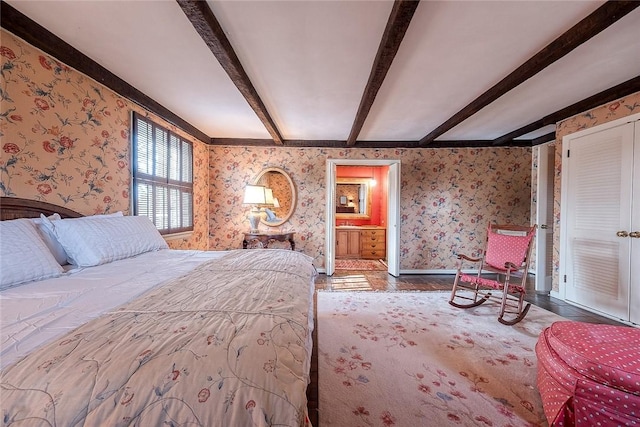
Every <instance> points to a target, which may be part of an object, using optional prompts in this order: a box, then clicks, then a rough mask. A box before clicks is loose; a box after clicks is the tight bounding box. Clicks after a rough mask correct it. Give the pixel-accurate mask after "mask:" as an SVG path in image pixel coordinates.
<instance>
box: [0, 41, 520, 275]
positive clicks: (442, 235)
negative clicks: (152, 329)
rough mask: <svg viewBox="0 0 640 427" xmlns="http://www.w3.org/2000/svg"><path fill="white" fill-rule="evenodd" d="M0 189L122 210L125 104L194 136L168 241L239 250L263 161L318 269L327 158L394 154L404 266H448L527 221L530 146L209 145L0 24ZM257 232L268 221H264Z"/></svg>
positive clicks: (290, 226) (86, 207) (87, 209)
mask: <svg viewBox="0 0 640 427" xmlns="http://www.w3.org/2000/svg"><path fill="white" fill-rule="evenodd" d="M0 58H1V60H2V63H1V69H0V70H1V71H0V73H1V74H2V88H1V89H2V92H1V94H0V95H1V97H2V106H1V111H0V136H1V137H2V143H1V146H2V151H0V154H1V155H2V157H1V158H0V194H2V195H4V196H14V197H23V198H29V199H38V200H44V201H47V202H51V203H55V204H60V205H64V206H66V207H68V208H71V209H74V210H77V211H79V212H81V213H84V214H93V213H104V212H114V211H118V210H122V211H124V212H125V213H128V211H129V186H130V176H131V171H130V164H129V158H130V152H129V122H130V116H131V111H132V110H134V111H138V112H140V113H141V114H146V115H148V116H151V117H152V118H153V119H154V120H157V121H159V122H161V123H163V124H165V125H167V127H169V128H171V129H172V130H174V131H175V132H176V133H179V134H180V135H182V136H184V137H185V138H187V139H190V140H192V141H193V142H194V159H195V164H194V177H195V182H194V208H195V231H194V233H193V234H192V235H190V236H189V237H186V238H181V239H177V240H170V241H169V244H170V246H171V247H173V248H192V249H210V250H225V249H234V248H239V247H241V244H242V232H243V231H246V230H247V229H248V222H247V220H246V216H247V213H248V207H246V206H243V205H242V195H243V194H242V193H243V191H242V190H243V187H244V185H245V184H246V183H248V182H252V181H253V180H254V179H255V177H256V176H257V175H258V174H259V172H260V171H261V170H263V169H264V168H266V167H273V166H277V167H281V168H283V169H284V170H286V171H287V172H288V173H289V174H290V175H291V177H292V179H293V182H294V184H295V186H296V190H297V193H298V194H297V195H298V200H297V206H296V207H295V211H294V213H293V215H292V217H291V219H290V220H289V221H287V222H286V223H285V224H283V225H282V226H281V227H279V229H280V230H294V231H295V232H296V250H300V251H302V252H304V253H307V254H309V255H311V256H312V257H314V258H315V260H316V262H315V264H316V266H317V267H319V268H322V267H323V266H324V246H325V243H324V240H325V223H324V221H325V197H326V195H325V191H326V189H325V165H326V160H327V159H328V158H338V159H339V158H345V159H367V158H368V159H378V158H387V159H398V160H400V161H401V171H402V183H401V186H402V189H401V211H402V223H401V269H403V270H412V269H415V270H439V269H454V268H455V266H456V264H455V255H456V253H459V252H462V253H467V254H469V255H474V254H477V253H479V251H480V250H481V248H482V244H483V239H484V234H485V227H486V224H487V222H489V221H499V222H512V223H529V217H530V192H531V180H530V177H531V173H530V172H531V170H530V168H531V149H528V148H487V149H428V148H426V149H382V150H376V149H358V148H352V149H320V148H317V149H316V148H291V147H286V148H284V147H270V148H264V147H223V146H207V145H206V144H204V143H203V142H200V141H197V140H194V139H193V138H192V137H190V136H188V135H185V134H184V133H183V132H181V131H180V130H178V129H175V128H174V127H172V126H170V125H168V124H167V123H164V122H163V121H162V120H160V119H158V118H157V117H155V116H153V115H152V114H150V113H149V112H147V111H144V110H142V109H141V108H140V107H138V106H137V105H135V104H133V103H131V102H129V101H127V100H126V99H124V98H122V97H120V96H119V95H118V94H116V93H114V92H112V91H110V90H109V89H107V88H105V87H103V86H102V85H100V84H99V83H97V82H95V81H93V80H92V79H89V78H88V77H86V76H84V75H82V74H80V73H78V72H77V71H75V70H73V69H71V68H69V67H67V66H65V65H64V64H61V63H59V62H58V61H56V60H55V59H54V58H52V57H50V56H48V55H45V54H43V53H42V52H41V51H39V50H38V49H36V48H34V47H33V46H30V45H29V44H27V43H25V42H23V41H21V40H20V39H18V38H16V37H14V36H13V35H11V34H10V33H8V32H6V31H4V30H2V45H1V46H0ZM261 227H263V228H264V227H265V226H264V225H261Z"/></svg>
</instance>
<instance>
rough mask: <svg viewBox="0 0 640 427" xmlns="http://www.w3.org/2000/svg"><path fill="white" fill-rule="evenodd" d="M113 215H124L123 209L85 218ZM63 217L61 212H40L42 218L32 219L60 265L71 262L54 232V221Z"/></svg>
mask: <svg viewBox="0 0 640 427" xmlns="http://www.w3.org/2000/svg"><path fill="white" fill-rule="evenodd" d="M112 216H123V213H122V211H118V212H114V213H110V214H100V215H93V216H88V217H85V218H104V217H112ZM61 219H62V217H60V214H57V213H54V214H53V215H51V216H44V215H43V214H40V218H34V219H31V221H32V222H33V223H34V224H35V225H36V228H37V229H38V232H39V233H40V237H42V240H43V241H44V243H45V244H46V245H47V247H48V248H49V250H50V251H51V253H52V254H53V257H54V258H55V259H56V261H58V264H60V265H67V264H68V263H69V261H68V259H69V257H68V256H67V252H66V251H65V250H64V247H62V245H61V244H60V242H58V239H57V238H56V236H55V234H54V232H53V224H52V221H60V220H61Z"/></svg>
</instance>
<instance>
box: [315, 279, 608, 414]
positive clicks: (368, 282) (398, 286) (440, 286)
mask: <svg viewBox="0 0 640 427" xmlns="http://www.w3.org/2000/svg"><path fill="white" fill-rule="evenodd" d="M453 279H454V276H453V275H432V274H429V275H400V276H399V277H393V276H391V275H389V274H388V273H387V272H386V271H348V270H337V271H336V272H335V274H334V275H333V276H327V275H325V274H320V275H319V276H318V277H317V278H316V290H325V291H387V292H394V291H439V290H451V286H452V284H453ZM530 287H531V289H533V285H532V284H531V286H530ZM526 299H527V301H529V302H531V303H532V304H534V305H537V306H538V307H541V308H544V309H545V310H549V311H551V312H553V313H556V314H558V315H560V316H562V317H565V318H566V319H568V320H575V321H580V322H588V323H605V324H611V325H620V323H618V322H616V321H614V320H611V319H608V318H606V317H602V316H598V315H597V314H594V313H591V312H589V311H586V310H582V309H580V308H578V307H575V306H573V305H570V304H567V303H565V302H564V301H560V300H558V299H555V298H551V297H549V296H548V295H541V294H536V293H535V292H533V291H530V292H529V293H528V294H527V297H526ZM316 324H317V322H316ZM307 398H308V401H309V403H308V409H309V418H310V420H311V424H312V425H313V426H314V427H319V426H320V424H319V423H318V418H319V414H318V348H317V334H316V331H315V330H314V331H313V354H312V356H311V383H310V384H309V388H308V391H307Z"/></svg>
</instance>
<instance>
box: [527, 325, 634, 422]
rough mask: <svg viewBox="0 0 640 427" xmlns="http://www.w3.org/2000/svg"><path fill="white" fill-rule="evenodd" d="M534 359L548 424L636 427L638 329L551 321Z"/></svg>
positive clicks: (541, 335)
mask: <svg viewBox="0 0 640 427" xmlns="http://www.w3.org/2000/svg"><path fill="white" fill-rule="evenodd" d="M536 354H537V356H538V389H539V391H540V395H541V396H542V402H543V405H544V411H545V415H546V416H547V419H548V420H549V424H550V425H552V426H569V425H601V426H608V425H616V426H618V425H636V426H638V425H640V330H639V329H634V328H631V327H625V326H611V325H595V324H590V323H580V322H569V321H567V322H556V323H553V324H552V325H551V326H550V327H548V328H546V329H545V330H544V331H543V332H542V333H541V334H540V337H539V339H538V343H537V344H536Z"/></svg>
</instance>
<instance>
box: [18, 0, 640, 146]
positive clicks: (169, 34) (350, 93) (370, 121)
mask: <svg viewBox="0 0 640 427" xmlns="http://www.w3.org/2000/svg"><path fill="white" fill-rule="evenodd" d="M7 3H8V4H10V5H11V6H12V7H14V8H15V9H17V10H18V11H19V12H21V13H23V14H25V15H26V16H28V17H29V18H31V19H33V20H34V21H35V22H37V23H39V24H40V25H42V26H44V27H45V28H46V29H48V30H49V31H51V32H52V33H53V34H55V35H57V36H58V37H60V38H62V39H63V40H65V41H66V42H67V43H69V44H71V45H72V46H73V47H75V48H76V49H78V50H79V51H81V52H82V53H84V54H85V55H87V56H88V57H90V58H91V59H93V60H94V61H96V62H97V63H99V64H100V65H102V66H104V67H105V68H107V69H108V70H110V71H111V72H113V73H114V74H115V75H117V76H118V77H120V78H121V79H123V80H125V81H126V82H128V83H129V84H130V85H132V86H134V87H135V88H137V89H138V90H140V91H141V92H143V93H145V94H146V95H148V96H149V97H151V98H153V99H154V100H155V101H157V102H159V103H160V104H162V105H163V106H164V107H166V108H167V109H169V110H170V111H172V112H173V113H175V114H176V115H178V116H180V117H181V118H182V119H184V120H186V121H187V122H189V123H190V124H192V125H193V126H195V127H196V128H198V129H199V130H201V131H202V132H204V133H206V134H207V135H208V136H210V137H212V138H260V139H265V138H267V139H268V138H270V135H269V133H268V132H267V130H266V129H265V127H264V125H263V124H262V122H261V121H260V120H259V119H258V117H257V116H256V114H255V112H254V111H253V110H252V108H251V107H250V106H249V104H248V103H247V101H246V100H245V99H244V97H243V96H242V95H241V93H240V92H239V91H238V89H237V88H236V87H235V86H234V84H233V82H232V81H231V79H230V78H229V77H228V76H227V74H226V72H225V71H224V70H223V69H222V67H221V65H220V64H219V63H218V61H217V59H216V58H215V56H214V55H213V54H212V53H211V51H210V50H209V48H208V47H207V45H206V44H205V42H204V41H203V40H202V39H201V38H200V36H199V35H198V33H197V32H196V30H195V29H194V27H193V26H192V24H191V23H190V21H189V20H188V19H187V17H186V15H185V14H184V12H183V11H182V9H181V8H180V6H179V5H178V3H176V2H175V1H173V0H161V1H158V0H156V1H154V0H148V1H59V0H48V1H37V0H31V1H19V0H7ZM207 3H208V5H209V7H210V8H211V10H212V11H213V13H214V15H215V16H216V18H217V19H218V21H219V23H220V25H221V26H222V28H223V29H224V31H225V33H226V35H227V37H228V38H229V41H230V42H231V45H232V47H233V49H234V50H235V52H236V54H237V55H238V58H239V60H240V62H241V63H242V66H243V67H244V69H245V71H246V72H247V74H248V76H249V78H250V79H251V81H252V83H253V85H254V87H255V89H256V91H257V93H258V95H259V96H260V97H261V99H262V101H263V102H264V104H265V106H266V108H267V110H268V112H269V114H270V115H271V117H272V118H273V120H274V122H275V124H276V127H277V128H278V129H279V131H280V133H281V134H282V136H283V138H284V139H285V140H287V139H296V140H346V139H347V137H348V136H349V132H350V130H351V127H352V125H353V122H354V119H355V117H356V113H357V110H358V105H359V103H360V100H361V98H362V94H363V91H364V89H365V86H366V84H367V80H368V78H369V73H370V71H371V67H372V64H373V62H374V58H375V56H376V52H377V50H378V46H379V44H380V40H381V38H382V34H383V31H384V29H385V25H386V23H387V20H388V18H389V13H390V11H391V9H392V7H393V1H388V0H384V1H383V0H359V1H329V0H324V1H317V0H305V1H272V0H260V1H244V0H236V1H212V0H208V1H207ZM602 3H603V1H483V0H475V1H425V0H423V1H422V2H421V3H420V4H419V5H418V7H417V10H416V12H415V14H414V16H413V19H412V21H411V24H410V26H409V29H408V30H407V33H406V35H405V37H404V39H403V42H402V44H401V45H400V48H399V50H398V53H397V55H396V57H395V60H394V62H393V64H392V65H391V68H390V69H389V72H388V74H387V77H386V79H385V80H384V83H383V84H382V86H381V88H380V91H379V92H378V95H377V98H376V100H375V102H374V103H373V106H372V108H371V111H370V113H369V115H368V117H367V119H366V121H365V123H364V126H363V128H362V131H361V132H360V134H359V137H358V141H406V140H411V141H415V140H420V139H421V138H423V137H424V136H425V135H427V134H428V133H429V132H431V131H432V130H433V129H435V128H436V127H437V126H439V125H440V124H441V123H443V122H445V121H446V120H447V119H448V118H450V117H451V116H453V115H454V114H455V113H456V112H458V111H459V110H461V109H462V108H463V107H465V106H466V105H467V104H468V103H470V102H471V101H473V100H474V99H475V98H476V97H478V96H479V95H481V94H482V93H483V92H485V91H486V90H488V89H489V88H491V87H492V86H493V85H495V84H496V83H497V82H499V81H500V80H501V79H502V78H504V77H505V76H507V75H508V74H509V73H511V72H512V71H513V70H515V69H516V68H517V67H518V66H520V65H521V64H523V63H524V62H526V61H527V60H528V59H529V58H531V57H532V56H533V55H535V54H536V53H537V52H538V51H540V50H541V49H543V48H544V47H545V46H547V45H548V44H549V43H551V42H552V41H553V40H555V39H556V38H557V37H559V36H560V35H562V34H563V33H564V32H566V31H567V30H568V29H569V28H571V27H572V26H573V25H575V24H576V23H578V22H579V21H580V20H582V19H583V18H585V17H586V16H588V15H589V14H590V13H592V12H593V11H594V10H596V9H597V8H598V7H599V6H601V5H602ZM639 75H640V8H638V9H636V10H634V11H633V12H631V13H629V14H628V15H627V16H626V17H623V18H622V19H621V20H620V21H618V22H617V23H615V24H614V25H613V26H611V27H609V28H608V29H606V30H604V31H603V32H601V33H600V34H598V35H597V36H595V37H594V38H592V39H591V40H589V41H588V42H587V43H585V44H583V45H582V46H580V47H578V48H577V49H575V50H574V51H572V52H571V53H569V54H568V55H566V56H565V57H564V58H562V59H560V60H559V61H557V62H555V63H553V64H552V65H550V66H549V67H547V68H546V69H545V70H543V71H542V72H540V73H538V74H537V75H535V76H534V77H532V78H531V79H529V80H527V81H526V82H524V83H523V84H521V85H520V86H518V87H516V88H515V89H514V90H512V91H510V92H508V93H507V94H505V95H504V96H502V97H501V98H499V99H498V100H496V101H495V102H493V103H492V104H490V105H489V106H487V107H486V108H484V109H483V110H481V111H480V112H478V113H477V114H475V115H474V116H472V117H471V118H469V119H467V120H466V121H464V122H463V123H461V124H460V125H458V126H456V127H454V128H453V129H451V130H450V131H448V132H446V133H445V134H443V135H442V136H441V137H439V138H438V139H441V140H486V139H493V138H497V137H499V136H501V135H504V134H506V133H508V132H511V131H513V130H515V129H518V128H520V127H522V126H524V125H526V124H529V123H531V122H534V121H536V120H539V119H541V118H542V117H544V116H546V115H548V114H550V113H553V112H555V111H557V110H560V109H562V108H564V107H567V106H569V105H571V104H573V103H576V102H578V101H580V100H582V99H585V98H587V97H589V96H591V95H594V94H596V93H598V92H601V91H603V90H605V89H608V88H610V87H612V86H615V85H617V84H620V83H622V82H624V81H626V80H629V79H631V78H633V77H636V76H639ZM550 129H551V131H553V127H551V128H550ZM547 132H549V127H546V128H545V129H542V130H540V131H537V132H533V133H532V134H530V135H527V136H526V137H530V136H534V137H535V136H539V135H542V134H544V133H547Z"/></svg>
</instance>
